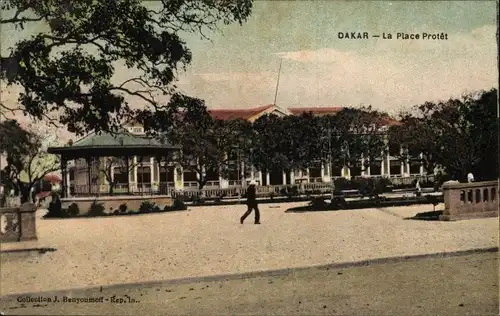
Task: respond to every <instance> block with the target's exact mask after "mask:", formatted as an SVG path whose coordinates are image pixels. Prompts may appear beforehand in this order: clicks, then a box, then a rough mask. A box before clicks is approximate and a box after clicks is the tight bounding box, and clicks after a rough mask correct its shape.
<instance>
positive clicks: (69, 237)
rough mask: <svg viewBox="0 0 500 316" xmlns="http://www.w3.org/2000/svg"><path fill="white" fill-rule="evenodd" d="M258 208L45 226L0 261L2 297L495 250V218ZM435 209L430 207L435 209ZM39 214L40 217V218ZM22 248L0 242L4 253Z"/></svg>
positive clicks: (225, 208) (40, 221)
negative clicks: (28, 251)
mask: <svg viewBox="0 0 500 316" xmlns="http://www.w3.org/2000/svg"><path fill="white" fill-rule="evenodd" d="M300 205H304V203H283V204H263V205H261V206H260V209H261V221H262V225H253V224H252V220H253V218H251V217H252V216H253V215H250V218H249V220H248V222H246V223H245V224H244V225H240V223H239V217H240V216H241V214H242V213H243V212H244V211H245V206H244V205H233V206H206V207H191V208H190V209H189V210H188V211H184V212H172V213H160V214H147V215H138V216H122V217H105V218H79V219H60V220H45V219H40V218H38V220H37V229H38V236H39V240H38V241H36V242H26V243H23V247H51V248H55V249H56V251H55V252H48V253H45V254H39V255H29V256H28V255H13V254H2V257H1V264H2V269H1V284H0V288H1V295H2V296H4V295H9V294H16V293H28V292H39V291H53V290H62V289H71V288H84V287H89V286H98V285H109V284H119V283H135V282H147V281H158V280H166V279H173V278H183V277H194V276H207V275H216V274H229V273H242V272H252V271H261V270H272V269H280V268H292V267H304V266H313V265H321V264H331V263H341V262H352V261H360V260H367V259H375V258H384V257H394V256H406V255H420V254H427V253H438V252H451V251H459V250H468V249H474V248H487V247H495V246H497V241H498V218H486V219H475V220H466V221H457V222H439V221H415V220H405V219H404V218H405V217H409V216H412V215H415V214H416V213H418V212H425V211H431V210H432V206H430V205H429V206H427V205H419V206H411V207H401V208H385V209H364V210H348V211H329V212H313V213H297V214H291V213H285V211H286V209H288V208H290V207H294V206H300ZM442 207H443V206H442V205H438V207H437V209H442ZM38 212H39V214H38V216H39V217H40V216H42V215H43V212H44V211H38ZM13 247H19V245H16V244H12V243H10V244H2V250H8V249H10V248H13Z"/></svg>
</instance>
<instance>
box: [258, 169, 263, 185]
mask: <svg viewBox="0 0 500 316" xmlns="http://www.w3.org/2000/svg"><path fill="white" fill-rule="evenodd" d="M262 182H263V179H262V171H260V170H259V185H262Z"/></svg>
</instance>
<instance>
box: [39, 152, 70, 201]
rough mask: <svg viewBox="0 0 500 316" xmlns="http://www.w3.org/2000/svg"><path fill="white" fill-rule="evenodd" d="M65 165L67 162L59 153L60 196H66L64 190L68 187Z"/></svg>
mask: <svg viewBox="0 0 500 316" xmlns="http://www.w3.org/2000/svg"><path fill="white" fill-rule="evenodd" d="M67 166H68V163H67V160H66V157H64V156H62V155H61V197H62V198H65V197H67V190H66V189H67V187H68V182H67V180H68V179H67V173H68V172H67ZM30 193H31V192H30ZM30 199H31V196H30Z"/></svg>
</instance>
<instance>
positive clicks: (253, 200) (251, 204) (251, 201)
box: [240, 180, 260, 224]
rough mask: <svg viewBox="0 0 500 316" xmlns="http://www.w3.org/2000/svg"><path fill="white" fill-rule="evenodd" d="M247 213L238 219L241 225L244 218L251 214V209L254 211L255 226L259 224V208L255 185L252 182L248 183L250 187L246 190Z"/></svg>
mask: <svg viewBox="0 0 500 316" xmlns="http://www.w3.org/2000/svg"><path fill="white" fill-rule="evenodd" d="M247 207H248V209H247V211H246V212H245V214H243V216H242V217H241V218H240V223H241V224H243V222H244V221H245V218H247V217H248V215H250V213H252V209H253V210H254V211H255V224H260V212H259V207H258V205H257V189H256V183H255V181H254V180H252V181H250V185H249V186H248V189H247Z"/></svg>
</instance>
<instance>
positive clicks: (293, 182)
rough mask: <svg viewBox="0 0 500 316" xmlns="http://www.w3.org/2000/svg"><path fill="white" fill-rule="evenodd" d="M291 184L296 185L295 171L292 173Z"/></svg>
mask: <svg viewBox="0 0 500 316" xmlns="http://www.w3.org/2000/svg"><path fill="white" fill-rule="evenodd" d="M290 184H291V185H294V184H295V170H292V171H290Z"/></svg>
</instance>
